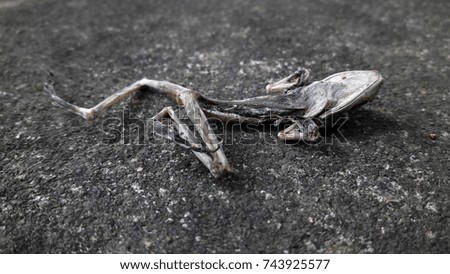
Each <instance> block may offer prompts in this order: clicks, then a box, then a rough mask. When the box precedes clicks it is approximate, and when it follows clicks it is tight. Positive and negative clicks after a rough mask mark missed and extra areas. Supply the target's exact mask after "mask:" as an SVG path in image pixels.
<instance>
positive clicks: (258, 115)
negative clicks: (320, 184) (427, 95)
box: [44, 68, 383, 177]
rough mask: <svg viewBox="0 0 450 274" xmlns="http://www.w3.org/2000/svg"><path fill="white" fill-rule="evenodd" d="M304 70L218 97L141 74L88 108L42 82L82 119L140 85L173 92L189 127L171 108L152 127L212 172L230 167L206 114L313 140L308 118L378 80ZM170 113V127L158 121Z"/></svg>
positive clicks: (325, 113)
mask: <svg viewBox="0 0 450 274" xmlns="http://www.w3.org/2000/svg"><path fill="white" fill-rule="evenodd" d="M309 75H310V74H309V71H308V70H306V69H304V68H301V69H299V70H298V71H296V72H294V73H293V74H291V75H290V76H288V77H286V78H284V79H282V80H280V81H277V82H275V83H272V84H269V85H267V87H266V89H267V92H268V93H269V94H270V95H266V96H259V97H254V98H249V99H244V100H218V99H212V98H209V97H206V96H204V95H202V94H201V93H199V92H197V91H194V90H191V89H188V88H185V87H182V86H179V85H176V84H172V83H170V82H166V81H157V80H150V79H147V78H143V79H142V80H140V81H137V82H136V83H134V84H132V85H130V86H128V87H125V88H124V89H122V90H120V91H118V92H116V93H114V94H113V95H111V96H109V97H108V98H106V99H105V100H103V101H102V102H100V103H99V104H98V105H96V106H94V107H92V108H83V107H79V106H76V105H73V104H71V103H68V102H66V101H65V100H63V99H61V98H60V97H58V96H57V95H56V92H55V89H54V85H53V82H49V83H47V84H45V87H44V89H45V91H47V93H49V94H50V96H51V98H52V99H53V101H54V102H55V103H56V104H57V105H59V106H61V107H63V108H65V109H67V110H69V111H72V112H74V113H76V114H78V115H80V116H82V117H83V118H85V119H86V120H94V119H96V118H97V117H98V116H99V115H100V114H101V113H102V112H104V111H105V110H107V109H109V108H110V107H112V106H113V105H114V104H117V103H119V102H120V101H122V100H124V99H126V98H127V97H129V96H131V95H133V94H135V93H136V92H138V91H139V90H141V89H142V88H143V87H146V88H150V90H154V91H158V92H162V93H164V94H167V95H169V96H171V97H174V98H175V99H176V101H177V103H178V104H179V105H180V106H182V107H183V108H184V110H185V111H186V114H187V116H188V118H189V119H190V121H191V122H192V123H193V125H194V127H195V131H196V132H197V133H198V135H199V136H200V139H201V140H198V138H196V137H195V134H194V132H192V130H190V129H189V127H188V126H187V125H185V124H183V123H181V121H180V119H179V118H178V116H177V115H176V113H175V112H174V110H173V109H172V108H171V107H165V108H163V110H162V111H161V112H160V113H158V114H157V115H155V116H154V117H153V118H152V120H153V131H154V132H155V134H157V135H158V136H161V137H163V138H166V139H169V140H171V141H173V142H175V143H177V144H179V145H180V146H182V147H184V148H188V149H191V150H192V152H193V153H194V154H195V156H197V158H198V159H199V160H200V161H201V162H202V163H203V164H204V165H205V166H206V167H207V168H208V169H209V171H210V172H211V173H212V174H213V175H214V176H215V177H219V176H221V175H223V174H226V173H228V172H230V171H231V166H230V164H229V163H228V160H227V158H226V156H225V154H224V152H223V150H222V148H221V146H220V143H219V141H218V140H217V137H216V135H215V134H214V132H213V130H212V129H211V126H210V125H209V123H208V120H207V117H214V118H218V119H220V120H223V121H237V122H240V123H261V122H272V123H275V124H279V123H285V122H289V123H291V124H290V126H288V127H287V128H286V129H284V130H282V131H280V132H279V134H278V138H279V139H281V140H304V141H315V140H317V139H318V138H319V137H320V133H319V126H318V125H316V123H315V122H314V121H313V120H312V119H313V118H316V119H321V120H324V119H327V118H328V117H330V116H332V115H336V114H343V113H346V112H347V111H349V110H350V109H352V108H354V107H356V106H359V105H362V104H365V103H367V102H369V101H370V100H372V99H373V98H374V97H375V95H376V94H377V92H378V90H379V88H380V86H381V85H382V83H383V78H382V77H381V75H380V74H379V73H378V72H376V71H346V72H341V73H337V74H334V75H331V76H329V77H327V78H325V79H323V80H321V81H316V82H313V83H310V84H309ZM164 118H170V119H171V120H172V121H173V122H174V125H175V127H170V126H168V125H166V124H164V123H162V119H164Z"/></svg>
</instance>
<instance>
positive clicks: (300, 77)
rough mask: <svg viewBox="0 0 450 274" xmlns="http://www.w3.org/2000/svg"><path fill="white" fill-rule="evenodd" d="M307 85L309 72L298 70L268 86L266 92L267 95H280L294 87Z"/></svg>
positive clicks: (302, 69) (303, 69)
mask: <svg viewBox="0 0 450 274" xmlns="http://www.w3.org/2000/svg"><path fill="white" fill-rule="evenodd" d="M308 83H309V70H307V69H305V68H299V69H298V70H297V71H295V72H294V73H292V74H291V75H289V76H288V77H286V78H283V79H281V80H279V81H277V82H275V83H271V84H268V85H267V86H266V91H267V93H269V94H280V93H283V92H286V91H288V90H291V89H294V88H296V87H300V86H304V85H306V84H308Z"/></svg>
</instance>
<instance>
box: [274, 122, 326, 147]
mask: <svg viewBox="0 0 450 274" xmlns="http://www.w3.org/2000/svg"><path fill="white" fill-rule="evenodd" d="M291 121H292V124H291V125H290V126H288V127H287V128H285V129H283V130H282V131H280V132H279V133H278V139H280V140H281V141H308V142H314V141H317V140H318V139H319V138H320V132H319V126H317V124H316V123H315V122H314V121H313V120H312V119H305V120H302V121H299V120H291Z"/></svg>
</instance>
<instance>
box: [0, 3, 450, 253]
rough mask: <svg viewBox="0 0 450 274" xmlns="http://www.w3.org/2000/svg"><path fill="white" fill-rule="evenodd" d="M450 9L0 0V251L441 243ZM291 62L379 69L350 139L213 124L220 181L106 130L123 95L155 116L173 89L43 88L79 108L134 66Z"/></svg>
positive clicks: (164, 76)
mask: <svg viewBox="0 0 450 274" xmlns="http://www.w3.org/2000/svg"><path fill="white" fill-rule="evenodd" d="M449 13H450V2H449V1H421V0H414V1H401V0H396V1H342V0H335V1H206V0H204V1H186V2H184V1H167V0H164V1H119V0H117V1H82V0H80V1H44V0H43V1H37V0H35V1H32V0H29V1H26V0H24V1H7V0H6V1H5V0H1V1H0V41H1V42H0V102H1V111H0V119H1V125H0V140H1V144H0V179H1V180H0V210H1V211H0V252H2V253H72V252H75V253H105V252H108V253H109V252H110V253H127V252H130V253H144V252H153V253H174V252H183V253H184V252H188V253H219V252H230V253H260V252H268V253H283V252H288V253H313V252H317V253H448V252H450V242H449V236H450V229H449V225H450V221H449V220H450V219H449V217H450V213H449V211H450V203H449V200H448V197H449V193H450V185H449V184H450V181H449V175H450V172H449V160H450V159H449V157H450V156H449V155H450V154H449V153H450V149H449V141H450V135H449V134H450V118H449V115H450V108H449V103H450V93H449V91H450V90H449V80H448V79H449V76H450V75H449V62H450V47H449V45H450V37H449V36H450V35H449V32H448V30H449V29H450V20H449V16H448V15H449ZM298 66H305V67H308V68H309V69H311V71H312V75H313V78H314V79H321V78H323V77H325V76H327V75H330V74H333V73H336V72H339V71H343V70H357V69H358V70H359V69H375V70H378V71H380V73H381V74H382V75H383V76H384V78H385V84H384V86H383V87H382V89H381V92H380V94H379V96H378V97H377V98H376V99H375V100H374V101H373V102H372V103H371V104H369V105H366V106H364V107H363V108H362V109H360V110H358V111H357V112H355V113H353V114H352V116H351V119H350V120H349V121H348V122H347V123H345V124H344V126H343V127H342V129H341V131H342V134H343V135H344V136H345V138H346V140H347V142H338V141H337V140H336V139H335V140H334V141H333V142H328V143H325V142H322V143H319V144H313V145H312V144H309V145H307V144H297V145H284V144H282V143H280V142H278V141H277V140H276V133H275V132H273V131H271V130H268V129H265V130H263V131H261V132H260V133H258V132H256V131H254V130H253V131H250V132H239V131H238V132H233V134H231V129H230V128H225V129H224V130H223V131H222V132H224V133H225V134H224V136H222V137H224V139H225V140H226V141H227V142H228V143H229V142H231V141H234V145H225V146H224V150H225V152H226V154H227V156H228V158H229V160H230V162H231V163H232V165H233V168H234V170H235V173H234V174H232V175H230V176H227V177H225V178H221V179H214V178H213V177H212V176H211V175H210V174H209V173H208V171H207V169H206V168H205V167H204V166H203V165H202V164H201V163H200V162H199V161H198V160H197V159H196V158H195V157H194V156H193V155H192V154H191V153H190V152H189V151H186V150H183V149H182V148H180V147H178V146H175V145H172V144H162V143H161V142H157V141H155V140H154V139H152V138H146V140H145V141H144V143H143V144H139V143H138V142H137V141H136V138H135V137H136V132H131V133H126V132H125V138H130V140H131V141H130V142H131V144H123V143H120V142H114V141H111V140H109V141H105V140H104V138H105V133H104V132H103V131H102V126H103V125H104V123H105V121H111V120H108V119H112V118H114V119H119V120H120V118H121V116H122V112H123V110H124V109H126V110H127V113H129V115H128V116H130V117H131V119H132V120H131V121H133V119H144V118H145V117H146V118H149V117H151V116H152V115H153V114H155V113H157V112H158V111H159V110H160V109H161V108H162V107H164V106H167V105H175V103H174V102H173V101H171V100H170V99H167V98H164V97H161V96H159V95H152V94H148V93H143V94H140V95H139V96H136V97H134V98H132V99H131V100H128V101H126V102H124V103H122V104H121V105H119V106H117V107H115V108H113V109H112V110H111V111H110V112H108V113H107V114H106V115H104V116H102V118H101V119H100V120H99V121H97V122H93V123H89V122H86V121H84V120H82V119H81V118H80V117H78V116H75V115H73V114H71V113H68V112H65V111H64V110H62V109H60V108H58V107H56V106H53V105H52V104H51V103H50V101H49V99H48V98H47V96H45V94H44V93H43V91H42V85H43V83H44V82H45V81H46V78H47V72H48V71H49V70H51V71H53V72H54V74H55V75H56V76H57V77H58V79H59V80H60V81H59V85H58V86H57V88H58V91H59V94H60V95H61V96H62V97H63V98H65V99H67V100H69V101H71V102H74V103H76V104H79V105H84V106H92V105H94V104H95V103H97V102H99V101H100V100H101V99H103V98H105V97H106V96H107V95H109V94H111V93H113V92H114V91H116V90H118V89H120V88H122V87H124V86H125V85H127V84H130V83H132V82H134V81H135V80H138V79H140V78H142V77H144V76H147V77H149V78H153V79H160V80H170V81H172V82H174V83H178V84H182V85H185V86H189V87H193V88H196V89H198V90H201V91H203V92H205V93H206V94H207V95H209V96H212V97H218V98H224V99H231V98H245V97H249V96H256V95H259V94H262V93H263V91H264V86H265V84H267V82H268V81H270V80H274V79H278V78H280V77H283V76H286V75H287V74H289V73H291V72H292V71H293V70H294V69H295V68H297V67H298ZM128 121H129V119H128ZM125 122H126V121H125ZM111 126H113V127H114V125H111ZM219 130H220V128H219ZM244 139H245V140H244Z"/></svg>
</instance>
